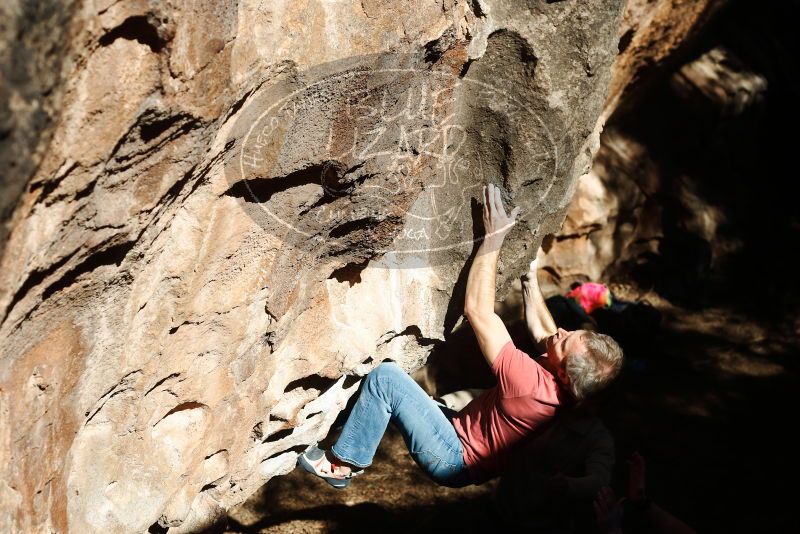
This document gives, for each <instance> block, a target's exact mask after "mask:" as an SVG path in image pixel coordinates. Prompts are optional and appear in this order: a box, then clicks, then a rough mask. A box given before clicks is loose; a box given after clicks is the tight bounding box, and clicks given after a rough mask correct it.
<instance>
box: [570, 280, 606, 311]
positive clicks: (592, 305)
mask: <svg viewBox="0 0 800 534" xmlns="http://www.w3.org/2000/svg"><path fill="white" fill-rule="evenodd" d="M567 297H569V298H572V299H575V300H577V301H578V304H580V305H581V308H583V309H584V311H585V312H586V313H592V312H593V311H595V310H596V309H598V308H606V307H608V306H610V305H611V292H610V291H609V290H608V287H606V285H605V284H598V283H596V282H587V283H585V284H581V285H579V286H578V287H576V288H575V289H573V290H572V291H570V292H569V293H567Z"/></svg>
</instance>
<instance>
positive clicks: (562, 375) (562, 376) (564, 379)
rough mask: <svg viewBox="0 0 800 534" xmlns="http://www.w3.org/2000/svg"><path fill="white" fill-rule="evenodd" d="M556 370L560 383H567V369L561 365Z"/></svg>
mask: <svg viewBox="0 0 800 534" xmlns="http://www.w3.org/2000/svg"><path fill="white" fill-rule="evenodd" d="M556 372H557V374H558V379H559V380H560V381H561V383H562V384H564V385H565V386H566V385H569V375H568V374H567V370H566V369H564V368H563V367H559V368H558V371H556Z"/></svg>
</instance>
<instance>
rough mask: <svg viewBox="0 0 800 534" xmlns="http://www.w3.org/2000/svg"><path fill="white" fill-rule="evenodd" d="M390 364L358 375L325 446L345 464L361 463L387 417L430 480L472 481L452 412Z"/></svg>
mask: <svg viewBox="0 0 800 534" xmlns="http://www.w3.org/2000/svg"><path fill="white" fill-rule="evenodd" d="M453 415H455V412H453V411H452V410H450V409H448V408H447V407H445V406H443V405H441V404H439V403H437V402H436V401H434V400H433V399H431V398H430V397H429V396H428V395H427V394H426V393H425V391H424V390H423V389H422V388H421V387H420V386H419V385H418V384H417V383H416V382H414V380H413V379H412V378H411V377H410V376H408V375H407V374H406V372H405V371H403V369H401V368H400V367H399V366H398V365H397V364H395V363H386V362H385V363H382V364H380V365H379V366H378V367H376V368H375V369H374V370H373V371H372V372H371V373H370V374H368V375H367V377H366V378H365V379H364V383H363V384H362V385H361V392H360V394H359V397H358V400H357V401H356V403H355V405H354V406H353V411H352V412H350V415H349V416H348V418H347V422H346V423H345V424H344V427H343V428H342V433H341V434H340V435H339V439H338V440H337V441H336V443H335V444H334V446H333V448H332V449H331V451H332V452H333V454H334V455H335V456H336V457H337V458H339V459H340V460H343V461H345V462H347V463H349V464H352V465H355V466H357V467H362V468H363V467H367V466H369V465H370V464H372V458H373V457H374V456H375V451H376V450H377V449H378V444H379V443H380V441H381V438H383V434H384V433H385V432H386V427H387V425H388V424H389V421H390V420H391V421H393V422H394V424H395V426H397V428H398V429H399V430H400V433H401V434H402V435H403V439H404V440H405V442H406V446H407V447H408V451H409V452H410V453H411V456H412V457H413V458H414V461H416V462H417V464H418V465H419V466H420V467H421V468H422V470H423V471H425V473H426V474H427V475H428V476H429V477H430V478H431V479H433V480H434V481H435V482H436V483H438V484H440V485H442V486H449V487H451V488H460V487H463V486H467V485H469V484H471V483H472V481H471V480H470V477H469V473H468V471H467V466H466V465H465V464H464V456H463V448H462V446H461V440H459V439H458V435H457V434H456V430H455V428H453V423H452V422H451V418H452V416H453Z"/></svg>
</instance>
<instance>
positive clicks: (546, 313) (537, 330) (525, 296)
mask: <svg viewBox="0 0 800 534" xmlns="http://www.w3.org/2000/svg"><path fill="white" fill-rule="evenodd" d="M538 264H539V260H538V259H536V260H533V261H532V262H531V266H530V270H529V271H528V272H527V273H526V274H524V275H523V276H522V303H523V308H524V310H525V324H526V325H527V327H528V333H529V334H530V336H531V339H532V340H533V342H534V343H535V344H536V349H537V350H538V351H539V352H540V353H543V352H545V350H546V347H545V344H544V342H545V340H546V339H547V338H549V337H550V336H553V335H555V334H556V333H557V332H558V329H557V328H556V323H555V321H554V320H553V316H552V315H550V310H548V309H547V305H546V304H545V303H544V297H543V296H542V290H541V289H540V288H539V280H538V279H537V278H536V270H537V269H538Z"/></svg>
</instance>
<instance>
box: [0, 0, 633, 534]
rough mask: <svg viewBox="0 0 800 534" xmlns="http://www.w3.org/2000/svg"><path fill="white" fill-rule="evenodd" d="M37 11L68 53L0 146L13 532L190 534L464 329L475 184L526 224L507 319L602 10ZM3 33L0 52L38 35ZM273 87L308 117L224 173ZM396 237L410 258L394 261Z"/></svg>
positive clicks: (580, 126)
mask: <svg viewBox="0 0 800 534" xmlns="http://www.w3.org/2000/svg"><path fill="white" fill-rule="evenodd" d="M48 5H51V4H48ZM12 7H13V6H12ZM51 7H52V9H53V10H54V13H55V14H54V15H53V17H54V19H53V20H61V21H63V27H61V30H63V31H54V32H52V33H51V34H46V35H39V36H38V38H37V39H35V40H32V41H30V42H27V41H26V43H25V46H29V47H31V48H32V49H35V50H39V51H46V50H48V49H49V48H51V47H54V46H58V47H61V48H59V51H60V52H59V53H63V58H61V57H60V59H59V61H58V62H55V63H56V65H55V66H54V67H53V68H55V69H56V70H57V73H58V75H57V76H55V75H54V76H53V79H54V80H56V81H54V82H52V85H53V87H52V88H50V89H44V90H42V89H41V88H39V87H38V86H34V85H35V84H34V85H31V83H29V82H26V81H25V80H24V79H15V85H9V86H8V87H9V91H11V92H13V93H14V94H13V95H11V96H10V97H9V102H11V103H12V104H14V103H15V102H16V103H19V102H20V101H21V100H20V99H22V100H25V98H28V97H30V98H29V99H28V100H26V101H27V102H34V101H35V102H39V103H47V104H48V106H50V107H49V108H48V115H47V116H48V117H51V120H50V119H49V122H48V121H45V120H44V119H42V122H40V123H37V124H40V125H41V126H40V128H41V131H40V132H39V135H40V137H39V138H38V139H39V144H36V143H33V142H29V133H30V131H32V130H31V128H34V129H35V128H36V127H37V126H36V125H33V126H31V124H30V123H25V120H26V119H25V117H23V116H21V115H17V116H16V117H17V118H18V119H19V120H18V124H16V125H15V124H11V126H10V127H11V128H12V130H13V131H15V132H16V131H17V129H19V131H20V132H22V130H24V132H22V133H24V135H23V134H22V133H20V135H18V136H16V137H14V140H15V143H17V144H16V145H10V144H8V143H4V144H3V146H2V150H3V151H5V152H4V154H8V153H9V152H8V151H13V150H23V149H20V148H15V147H19V146H24V147H27V148H24V150H23V152H24V151H28V152H24V153H25V154H28V153H30V154H34V153H35V165H29V166H27V167H25V168H18V171H17V172H18V173H19V175H17V176H11V177H10V178H9V183H13V184H17V185H16V186H15V187H17V190H16V191H17V192H16V193H14V196H18V198H16V200H14V201H13V205H14V209H13V213H11V215H9V216H8V217H5V216H4V223H7V228H8V236H7V239H6V240H5V243H4V245H3V249H2V250H3V255H2V260H1V261H2V263H1V265H0V267H1V268H0V280H1V282H0V339H2V355H1V356H2V360H1V363H0V460H2V461H1V462H0V465H2V476H0V503H2V506H1V507H0V529H2V530H3V531H9V532H17V531H23V532H31V531H46V530H52V531H56V532H68V531H72V532H143V531H146V530H148V528H150V527H154V525H158V526H160V528H169V531H170V532H192V531H197V530H199V529H201V528H203V527H204V526H206V525H208V524H210V523H212V522H213V521H214V520H215V518H217V517H218V516H220V515H221V514H223V513H224V511H225V510H226V509H227V508H229V507H231V506H233V505H236V504H238V503H241V502H242V501H243V500H244V499H246V498H247V497H248V496H249V495H251V494H252V493H253V492H254V491H255V490H256V489H257V488H259V487H260V486H261V485H263V484H264V483H265V482H266V481H267V480H269V479H270V478H271V477H274V476H277V475H281V474H285V473H287V472H289V471H290V470H291V469H293V468H294V466H295V461H296V457H297V455H298V453H299V451H301V450H303V448H304V447H305V446H306V445H307V444H309V443H311V442H313V441H316V440H318V439H320V438H322V437H324V436H325V435H326V433H327V432H328V430H329V428H330V426H331V424H332V423H333V421H334V419H335V418H336V416H337V414H338V413H339V411H340V410H341V409H342V408H343V406H344V405H345V403H346V401H347V399H348V398H349V396H351V395H352V394H353V393H354V392H355V390H356V388H357V384H358V379H359V377H360V376H363V375H364V374H365V373H367V372H369V370H370V369H372V368H373V367H374V366H375V365H377V364H378V363H379V362H380V361H382V360H384V359H387V358H391V359H393V360H395V361H397V362H398V363H400V364H401V365H402V366H403V367H404V368H405V369H406V370H408V371H412V370H414V369H416V368H418V367H419V366H421V365H422V364H423V363H424V362H425V360H426V358H427V356H428V354H429V353H430V351H431V349H432V347H434V346H435V345H436V344H437V343H440V342H441V341H442V340H444V338H445V336H446V335H448V333H449V332H450V331H452V330H453V328H455V327H456V326H457V325H458V324H459V323H460V322H461V320H462V319H461V312H462V310H461V306H462V302H463V290H464V283H465V277H466V272H467V271H466V267H467V266H468V260H469V258H470V255H471V254H472V252H473V250H474V248H475V246H476V242H475V238H476V237H477V236H479V235H480V234H481V232H482V229H481V228H480V212H479V207H478V204H477V200H478V199H479V198H480V187H481V185H482V183H483V182H485V181H492V182H493V183H496V184H498V185H499V186H500V187H501V188H502V190H503V192H504V195H505V198H506V201H507V202H508V203H509V204H514V205H520V206H523V208H524V213H523V216H522V217H521V219H520V223H519V224H518V225H517V226H516V227H515V228H514V229H513V231H512V232H511V234H510V236H509V238H508V240H507V244H506V246H505V247H504V249H503V253H502V257H501V265H500V273H499V275H498V287H499V295H500V296H502V295H503V293H504V292H505V291H506V289H507V288H508V287H509V284H510V281H511V280H512V279H513V278H515V277H516V276H517V275H518V273H519V272H522V271H523V270H524V269H525V268H526V266H527V264H528V262H529V261H530V260H531V259H532V257H533V256H534V254H535V252H536V250H537V248H538V246H539V244H540V242H541V240H542V237H543V236H544V235H545V234H547V233H551V232H554V231H557V230H558V229H559V228H560V226H561V223H562V221H563V218H564V213H565V209H566V206H567V204H568V203H569V201H570V198H571V196H572V192H573V190H574V188H575V186H576V184H577V180H578V177H579V176H581V175H582V174H584V173H586V172H587V170H588V168H589V165H590V162H591V159H592V156H593V154H594V152H595V151H596V149H597V146H598V139H599V133H600V128H601V123H600V121H599V120H598V119H599V118H600V117H601V116H602V113H603V106H604V102H605V101H606V97H607V90H608V87H609V83H610V80H611V75H612V62H613V61H614V59H615V57H616V56H617V53H618V28H619V21H620V18H621V13H622V7H623V6H622V1H621V0H592V1H587V2H572V1H567V2H529V3H527V4H526V5H525V6H524V7H521V6H520V4H519V3H518V2H511V1H496V0H495V1H483V0H478V1H472V2H466V1H458V0H455V1H452V2H444V3H426V2H416V1H414V2H400V3H397V2H391V3H387V2H377V1H361V2H356V1H353V2H350V1H343V2H312V1H308V2H305V1H302V2H294V1H292V2H290V1H279V2H270V3H265V2H260V1H249V0H245V1H241V2H204V1H198V2H181V3H173V2H157V1H149V2H148V1H137V2H113V1H97V2H88V1H87V2H78V3H76V4H58V3H53V4H52V5H51ZM20 9H22V8H20ZM17 11H18V12H15V11H14V10H13V9H12V10H11V18H10V19H9V20H11V21H12V22H10V23H9V24H13V25H15V26H11V27H12V28H13V29H14V30H16V31H5V29H4V32H3V34H2V35H3V39H4V43H3V46H4V48H3V51H4V53H5V51H8V50H11V51H12V52H14V50H17V49H15V48H14V47H16V46H20V45H19V44H15V43H14V42H12V41H13V36H14V35H16V34H19V33H22V34H25V32H26V31H32V28H33V26H32V25H33V24H34V23H33V22H32V21H31V18H30V17H28V16H26V15H25V14H24V13H22V12H19V10H17ZM64 34H66V35H68V36H69V37H68V38H64ZM17 51H18V50H17ZM42 54H44V55H45V56H46V54H45V53H44V52H42ZM33 60H35V55H34V59H33ZM389 68H391V69H394V71H391V72H394V74H392V75H387V74H386V73H387V72H388V71H387V69H389ZM345 72H351V73H353V72H355V73H357V76H355V77H353V76H351V77H350V78H348V80H350V82H348V83H345V84H340V85H336V84H335V83H330V82H331V80H334V81H335V80H337V79H339V78H337V76H339V77H341V76H342V74H343V73H345ZM321 80H324V81H326V83H327V85H326V86H325V89H324V90H320V91H314V90H312V86H313V84H315V83H317V82H319V81H321ZM289 89H291V90H297V91H300V92H301V93H302V94H314V95H317V96H318V97H320V96H321V97H324V98H314V99H310V100H308V101H306V102H305V104H306V105H305V106H301V107H300V108H298V109H297V110H296V112H294V113H293V114H292V115H291V116H288V115H287V116H285V117H284V118H287V120H286V121H283V122H281V121H277V123H275V124H277V125H278V126H279V128H278V129H273V130H268V131H266V132H264V131H263V130H261V131H260V132H261V133H262V134H263V135H264V137H263V138H262V139H261V141H264V142H263V143H261V142H259V143H257V144H258V150H259V152H257V155H259V156H260V157H262V161H261V162H259V163H264V165H261V166H256V167H252V168H251V169H250V170H248V171H247V172H245V173H243V174H242V173H239V174H237V172H236V170H237V161H242V158H243V157H246V156H247V155H248V154H250V155H252V153H248V152H246V150H247V149H248V146H251V147H252V145H248V144H247V143H248V140H249V139H251V138H252V136H251V138H249V137H248V135H249V134H250V133H252V127H253V126H255V125H261V126H260V127H261V128H263V127H264V125H265V123H263V122H259V120H260V118H261V114H262V113H263V112H266V111H267V109H264V107H265V106H266V107H267V108H269V106H270V105H272V104H274V103H275V102H276V101H277V100H276V99H275V94H276V93H275V91H287V90H289ZM371 89H375V90H374V91H373V92H370V91H369V90H371ZM365 90H366V91H365ZM37 91H38V92H37ZM271 91H272V92H271ZM30 95H33V96H30ZM37 95H39V96H37ZM432 95H438V96H439V98H438V100H435V99H432V98H429V99H428V100H425V99H424V98H423V97H425V98H427V97H432ZM37 98H38V100H37ZM298 101H300V100H298ZM356 104H360V105H361V107H358V106H357V105H356ZM417 104H418V107H416V108H414V109H416V110H417V111H420V110H421V112H419V113H411V112H409V110H410V109H411V108H410V107H409V105H417ZM15 105H16V104H15ZM412 107H413V106H412ZM373 112H376V113H373ZM377 112H380V113H377ZM404 113H405V114H404ZM398 117H400V118H401V119H402V120H401V121H399V119H398ZM398 121H399V122H398ZM15 128H16V129H15ZM26 128H27V129H26ZM381 128H383V130H381ZM376 131H378V132H384V133H386V132H388V134H386V135H383V136H378V135H377V134H376ZM15 135H16V134H15ZM257 136H258V133H256V137H254V138H253V139H257ZM32 147H33V148H32ZM369 147H372V148H373V149H375V150H373V151H372V152H370V151H369V150H367V148H369ZM23 152H20V154H22V153H23ZM31 157H33V156H31ZM28 167H30V168H28ZM242 168H243V167H241V166H239V167H238V169H239V171H241V169H242ZM232 169H233V171H232ZM30 173H32V174H30ZM443 178H446V179H443ZM398 184H402V187H399V186H398ZM19 191H21V193H19ZM375 191H382V192H383V193H382V194H381V195H380V196H378V197H377V199H376V197H375V195H374V194H373V193H374V192H375ZM387 191H388V192H387ZM4 194H5V193H4ZM4 198H5V197H4ZM333 208H336V209H333ZM362 209H363V210H365V212H364V213H366V215H363V216H359V217H353V216H352V215H348V214H352V213H360V212H359V210H362ZM325 210H327V211H325ZM370 210H371V211H370ZM320 213H326V214H327V215H326V216H325V217H321V216H317V215H318V214H320ZM331 214H332V215H331ZM430 214H434V215H435V216H433V217H428V218H427V219H426V218H425V217H426V216H427V215H430ZM273 215H278V216H279V217H278V218H279V219H280V221H283V222H286V221H287V220H288V221H290V222H291V224H289V225H287V224H283V223H282V222H280V221H279V220H278V219H276V218H275V217H273ZM298 230H300V231H298ZM437 230H438V231H439V233H438V234H437V233H436V231H437ZM412 236H417V237H418V236H425V237H426V238H428V239H429V243H428V244H426V245H425V246H423V247H421V248H420V249H419V250H416V251H412V253H408V251H409V250H410V248H409V247H408V242H405V244H404V243H403V240H404V239H405V240H408V239H410V238H411V237H412ZM404 247H405V248H404ZM398 251H400V253H398ZM154 528H155V527H154Z"/></svg>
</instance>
